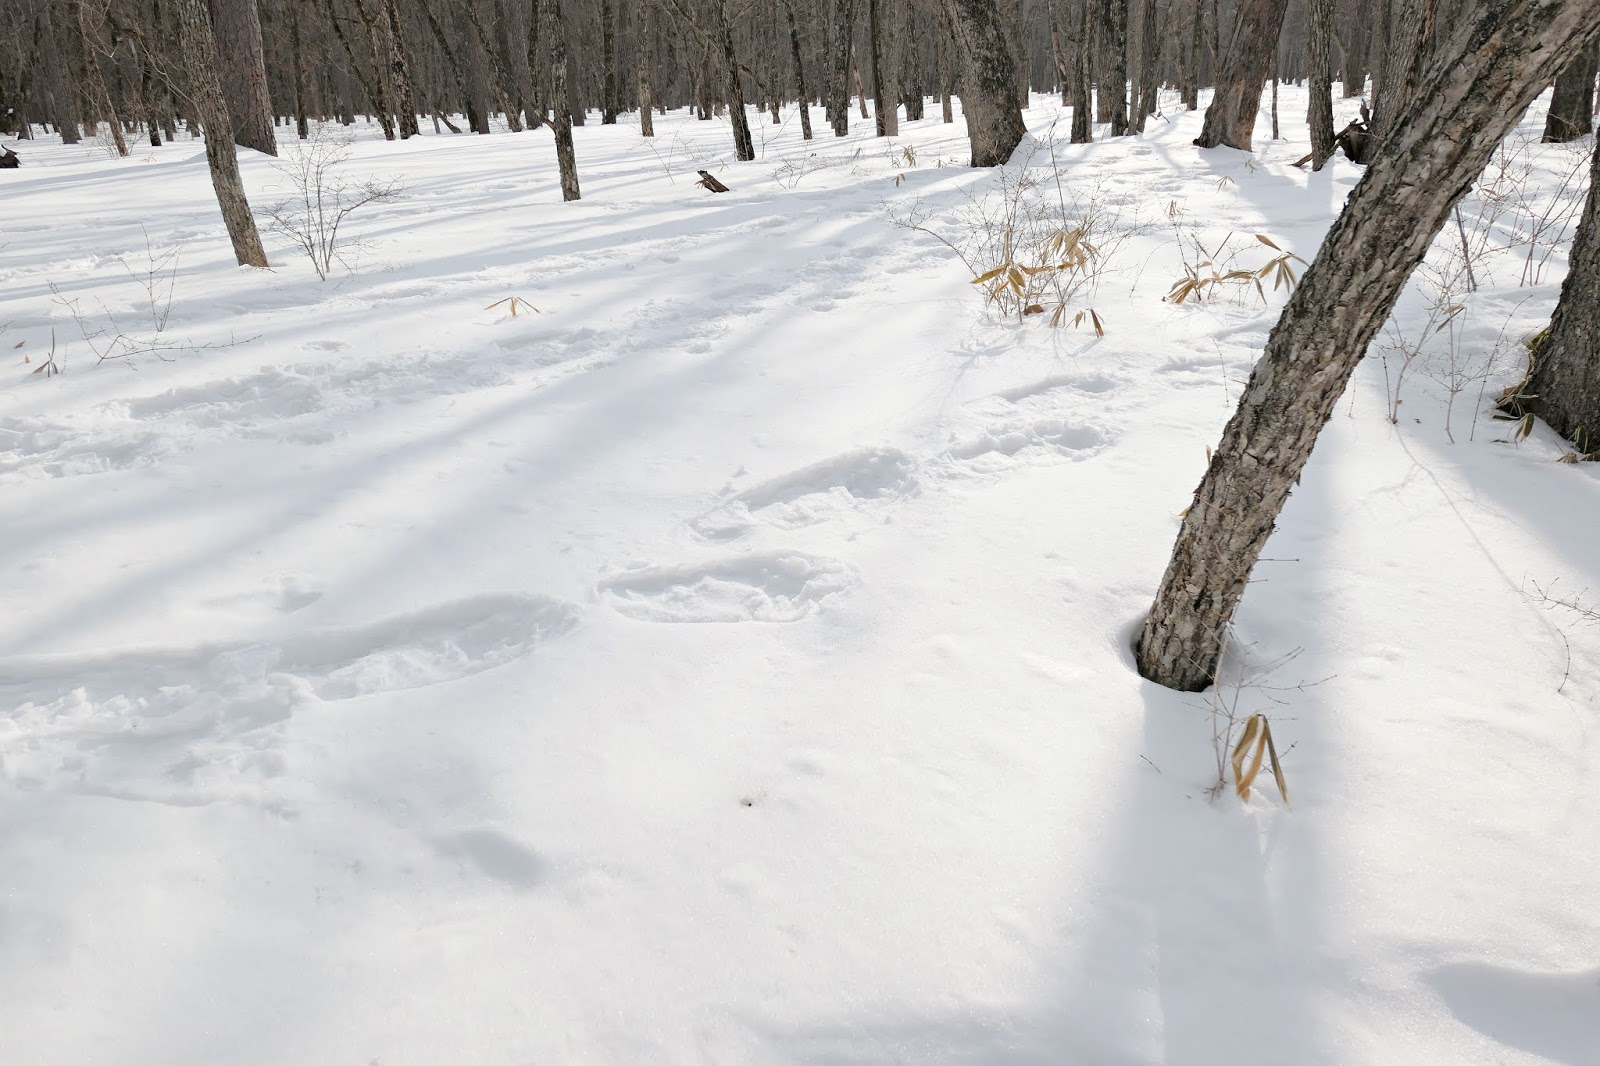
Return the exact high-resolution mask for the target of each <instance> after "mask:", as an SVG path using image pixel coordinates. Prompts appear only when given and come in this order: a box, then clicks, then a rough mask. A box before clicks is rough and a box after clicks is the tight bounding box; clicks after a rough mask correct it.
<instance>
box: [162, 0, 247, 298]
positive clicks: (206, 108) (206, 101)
mask: <svg viewBox="0 0 1600 1066" xmlns="http://www.w3.org/2000/svg"><path fill="white" fill-rule="evenodd" d="M177 13H178V40H179V43H180V45H181V46H182V50H183V61H184V68H185V72H186V73H187V74H188V82H189V103H190V106H191V107H192V108H193V109H194V110H193V114H194V115H195V117H197V118H198V119H199V120H200V124H201V126H202V127H203V128H204V129H205V138H206V165H207V167H208V168H209V169H210V171H211V186H212V188H213V189H215V190H216V193H217V206H218V207H220V208H221V209H222V221H223V224H224V225H226V226H227V227H228V237H229V239H230V240H232V241H233V255H234V258H235V259H237V260H238V261H239V265H240V266H252V267H264V266H266V265H267V253H266V252H265V251H264V250H263V249H262V247H261V234H260V233H259V232H258V231H257V230H256V220H255V218H254V217H252V216H251V214H250V201H249V200H248V199H246V197H245V193H244V181H243V180H242V179H241V178H240V177H239V155H238V150H237V149H236V148H235V147H234V144H233V124H232V123H231V122H230V121H229V120H228V105H227V103H226V102H225V101H224V99H223V96H222V84H221V81H220V80H219V79H218V77H217V45H216V41H215V40H214V39H213V38H212V36H211V20H210V18H209V16H208V15H207V14H206V10H205V0H177Z"/></svg>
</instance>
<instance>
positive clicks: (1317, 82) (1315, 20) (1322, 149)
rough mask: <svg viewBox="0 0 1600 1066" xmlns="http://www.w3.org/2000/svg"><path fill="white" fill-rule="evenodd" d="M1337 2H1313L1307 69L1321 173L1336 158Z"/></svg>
mask: <svg viewBox="0 0 1600 1066" xmlns="http://www.w3.org/2000/svg"><path fill="white" fill-rule="evenodd" d="M1332 49H1333V0H1311V40H1310V54H1309V56H1308V61H1307V65H1308V67H1309V68H1310V69H1309V77H1308V79H1307V82H1308V85H1309V89H1310V91H1309V96H1310V112H1309V113H1308V114H1307V116H1306V120H1307V121H1308V122H1309V123H1310V125H1311V169H1312V170H1321V169H1322V167H1323V165H1324V164H1325V163H1327V161H1328V159H1329V157H1330V156H1332V155H1333V56H1332Z"/></svg>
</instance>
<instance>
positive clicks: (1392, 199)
mask: <svg viewBox="0 0 1600 1066" xmlns="http://www.w3.org/2000/svg"><path fill="white" fill-rule="evenodd" d="M1470 7H1471V10H1470V11H1469V12H1468V14H1467V16H1466V17H1463V18H1462V19H1461V21H1460V24H1459V25H1460V28H1459V29H1458V30H1457V32H1456V33H1454V34H1453V36H1452V40H1451V41H1450V43H1449V46H1448V47H1445V48H1441V49H1439V50H1438V53H1437V55H1438V59H1437V61H1436V62H1432V63H1430V64H1429V67H1428V70H1427V76H1426V77H1425V79H1424V80H1423V82H1422V90H1423V91H1422V92H1420V93H1419V94H1417V96H1415V97H1414V98H1413V99H1412V100H1411V102H1410V104H1409V105H1408V106H1407V107H1405V108H1404V110H1403V111H1402V112H1401V114H1400V115H1399V116H1398V117H1397V119H1398V120H1397V122H1396V124H1395V127H1394V132H1393V139H1392V141H1391V143H1390V149H1389V151H1387V152H1385V153H1384V154H1383V155H1381V156H1379V157H1378V158H1377V159H1376V160H1374V161H1373V163H1372V164H1371V165H1370V166H1369V167H1368V168H1367V172H1366V174H1365V175H1364V176H1363V177H1362V180H1361V181H1360V183H1359V184H1358V185H1357V186H1356V188H1355V190H1354V191H1353V192H1352V193H1351V195H1350V199H1349V200H1348V201H1347V202H1346V204H1345V208H1344V210H1343V212H1342V213H1341V214H1340V215H1339V218H1338V220H1337V221H1335V222H1334V224H1333V227H1332V228H1331V229H1330V230H1329V231H1328V235H1327V237H1326V238H1325V239H1324V240H1323V242H1322V247H1321V249H1320V250H1319V251H1318V253H1317V257H1316V259H1315V261H1313V262H1312V264H1311V266H1310V267H1309V268H1307V270H1306V273H1305V275H1304V277H1302V278H1301V279H1300V283H1299V285H1297V286H1296V287H1295V290H1294V294H1293V295H1292V296H1291V297H1290V298H1289V303H1288V306H1287V307H1285V308H1284V312H1283V315H1282V317H1281V318H1280V319H1279V320H1278V324H1277V325H1276V326H1275V327H1273V330H1272V333H1271V335H1270V336H1269V337H1268V339H1267V346H1266V351H1265V352H1264V353H1263V354H1262V357H1261V359H1260V361H1259V362H1258V363H1257V364H1256V368H1255V371H1254V372H1253V373H1252V374H1251V375H1250V383H1249V384H1248V385H1247V386H1246V387H1245V391H1244V395H1243V396H1242V397H1241V398H1240V401H1239V408H1238V410H1237V411H1236V412H1235V413H1234V415H1233V418H1232V419H1231V420H1230V421H1229V422H1228V426H1227V428H1226V429H1225V430H1224V431H1223V435H1222V441H1221V443H1220V444H1219V445H1218V446H1217V450H1216V451H1215V452H1214V453H1213V455H1212V459H1211V465H1210V467H1208V468H1207V470H1206V473H1205V476H1204V477H1203V478H1202V479H1201V481H1200V486H1199V488H1198V489H1197V490H1196V491H1195V496H1194V502H1193V503H1192V504H1191V505H1190V507H1189V510H1188V512H1187V513H1186V515H1185V517H1184V520H1183V527H1182V529H1181V531H1180V532H1179V534H1178V542H1177V547H1176V549H1175V550H1174V552H1173V556H1172V561H1171V562H1170V563H1168V565H1167V570H1166V573H1165V575H1164V576H1163V577H1162V580H1161V587H1160V591H1159V592H1158V593H1157V594H1156V600H1155V604H1154V606H1153V607H1152V608H1151V611H1150V615H1149V617H1148V618H1147V619H1146V620H1145V624H1144V628H1143V632H1142V633H1141V635H1140V638H1139V645H1138V648H1137V654H1136V658H1137V662H1138V668H1139V673H1140V674H1141V675H1143V676H1144V677H1145V678H1147V679H1149V680H1151V681H1154V682H1156V683H1158V684H1161V685H1166V686H1168V687H1170V688H1175V689H1180V690H1183V691H1187V692H1197V691H1200V690H1201V689H1204V688H1205V687H1206V686H1207V685H1209V684H1210V683H1211V682H1212V680H1213V678H1214V676H1215V673H1216V666H1217V661H1218V658H1219V657H1220V655H1221V652H1222V645H1223V641H1224V635H1225V630H1226V627H1227V625H1228V622H1229V620H1230V619H1231V618H1232V617H1233V613H1234V609H1235V608H1236V607H1237V606H1238V603H1239V600H1240V598H1241V597H1242V596H1243V594H1244V589H1245V583H1246V582H1247V581H1248V580H1249V577H1250V571H1251V569H1252V568H1253V567H1254V566H1255V563H1256V560H1257V559H1258V558H1259V557H1260V555H1261V549H1262V546H1263V545H1264V544H1265V543H1266V540H1267V537H1268V535H1269V534H1270V533H1271V532H1272V527H1273V522H1274V521H1275V520H1276V519H1277V516H1278V512H1279V511H1280V509H1281V508H1282V507H1283V502H1284V500H1285V499H1286V498H1287V497H1288V495H1289V491H1290V489H1291V488H1292V487H1293V485H1294V483H1295V481H1296V480H1297V479H1298V478H1299V476H1300V472H1301V470H1302V469H1303V468H1304V466H1305V463H1306V460H1307V459H1308V458H1310V456H1311V450H1312V447H1313V445H1314V444H1315V443H1316V439H1317V433H1318V432H1319V431H1320V430H1321V428H1322V426H1323V425H1324V424H1325V423H1326V422H1327V420H1328V418H1329V416H1330V415H1331V414H1332V412H1333V408H1334V404H1335V403H1336V402H1337V401H1338V399H1339V396H1340V394H1341V393H1342V392H1343V391H1344V389H1345V386H1346V384H1347V383H1348V381H1349V379H1350V375H1351V374H1352V373H1353V372H1354V370H1355V367H1356V364H1357V363H1358V362H1359V361H1360V359H1361V357H1362V355H1363V354H1364V353H1365V352H1366V350H1367V345H1368V344H1369V343H1370V342H1371V341H1372V339H1373V337H1374V336H1375V335H1376V334H1377V332H1378V330H1379V328H1380V327H1381V326H1382V325H1383V323H1384V321H1385V320H1387V319H1388V317H1389V313H1390V311H1392V310H1393V308H1394V304H1395V300H1396V299H1397V298H1398V297H1399V295H1400V291H1401V290H1402V289H1403V288H1404V287H1405V284H1406V280H1407V279H1408V278H1409V277H1410V276H1411V273H1412V271H1413V270H1415V269H1416V266H1417V264H1418V263H1420V262H1421V261H1422V257H1423V255H1424V254H1425V253H1426V252H1427V250H1428V246H1429V244H1430V243H1432V240H1433V237H1434V235H1435V234H1436V233H1438V231H1439V229H1440V227H1441V226H1443V224H1444V221H1445V219H1446V218H1447V217H1448V215H1449V213H1450V210H1451V208H1453V207H1454V206H1455V204H1456V203H1458V202H1459V201H1460V200H1461V198H1462V197H1463V196H1464V195H1465V194H1466V192H1467V191H1468V189H1470V188H1471V186H1472V183H1473V182H1474V181H1475V180H1476V179H1477V176H1478V174H1479V172H1480V171H1481V170H1482V169H1483V166H1484V164H1485V163H1486V162H1487V161H1488V159H1489V157H1490V155H1491V153H1492V152H1493V151H1494V149H1495V147H1496V146H1497V145H1498V144H1499V143H1500V141H1501V139H1502V138H1503V137H1504V136H1505V135H1506V134H1507V133H1509V132H1510V131H1511V129H1512V127H1513V126H1514V125H1515V124H1516V122H1517V119H1518V118H1519V117H1520V116H1521V114H1522V111H1523V109H1524V108H1526V107H1527V106H1528V103H1529V102H1530V101H1531V100H1532V99H1533V97H1534V95H1535V94H1536V93H1538V91H1539V90H1540V89H1541V88H1543V87H1544V86H1545V85H1548V84H1549V83H1550V79H1552V78H1553V77H1555V75H1556V72H1557V70H1558V69H1559V66H1560V62H1561V58H1562V57H1563V56H1570V55H1571V54H1572V52H1571V51H1570V48H1571V47H1572V46H1573V45H1584V44H1587V43H1588V41H1590V40H1592V39H1594V37H1595V36H1596V35H1600V0H1470ZM1580 38H1581V40H1580Z"/></svg>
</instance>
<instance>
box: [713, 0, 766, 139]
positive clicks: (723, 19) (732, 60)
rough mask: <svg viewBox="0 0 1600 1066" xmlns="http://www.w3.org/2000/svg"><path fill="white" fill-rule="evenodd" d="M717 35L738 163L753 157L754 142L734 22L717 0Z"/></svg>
mask: <svg viewBox="0 0 1600 1066" xmlns="http://www.w3.org/2000/svg"><path fill="white" fill-rule="evenodd" d="M712 8H713V9H714V10H715V12H716V16H717V36H718V37H719V38H720V39H721V44H722V63H723V66H724V68H726V72H725V74H724V77H725V78H726V79H727V83H728V118H729V119H731V120H732V123H733V154H734V158H736V159H738V160H739V161H740V162H741V163H748V162H750V161H751V160H753V159H755V157H756V146H755V141H754V140H753V139H751V137H750V116H749V115H747V114H746V113H745V106H744V103H745V101H744V79H743V78H742V77H740V75H739V57H738V55H737V54H736V53H735V52H734V50H733V24H732V23H730V22H729V21H728V7H727V3H726V2H725V0H716V2H715V3H714V4H712Z"/></svg>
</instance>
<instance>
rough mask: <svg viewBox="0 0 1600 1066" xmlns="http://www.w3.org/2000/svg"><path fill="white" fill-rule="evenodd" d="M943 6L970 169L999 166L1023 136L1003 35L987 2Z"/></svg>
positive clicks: (947, 0)
mask: <svg viewBox="0 0 1600 1066" xmlns="http://www.w3.org/2000/svg"><path fill="white" fill-rule="evenodd" d="M944 6H945V10H946V11H947V12H948V13H949V16H950V23H951V25H952V26H953V27H954V28H955V37H956V42H957V47H958V49H959V51H960V52H961V56H962V59H963V60H964V61H965V66H966V78H965V79H964V81H963V85H964V86H965V88H964V90H963V92H962V95H961V110H962V112H963V113H965V115H966V117H967V140H968V141H969V142H971V145H972V165H973V166H975V167H996V166H1000V165H1001V164H1003V163H1004V162H1005V161H1006V160H1008V159H1010V158H1011V153H1012V152H1013V151H1014V150H1015V149H1016V147H1017V145H1018V144H1020V143H1021V141H1022V137H1023V134H1025V133H1026V132H1027V127H1026V126H1025V125H1023V122H1022V108H1021V107H1019V106H1018V105H1017V67H1016V64H1015V63H1013V62H1012V61H1011V52H1010V50H1009V49H1007V48H1006V37H1005V30H1004V28H1003V27H1002V26H1001V24H1000V17H999V15H998V14H997V13H996V12H995V8H994V4H993V2H992V0H944Z"/></svg>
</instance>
